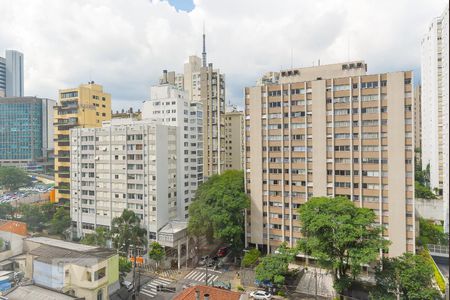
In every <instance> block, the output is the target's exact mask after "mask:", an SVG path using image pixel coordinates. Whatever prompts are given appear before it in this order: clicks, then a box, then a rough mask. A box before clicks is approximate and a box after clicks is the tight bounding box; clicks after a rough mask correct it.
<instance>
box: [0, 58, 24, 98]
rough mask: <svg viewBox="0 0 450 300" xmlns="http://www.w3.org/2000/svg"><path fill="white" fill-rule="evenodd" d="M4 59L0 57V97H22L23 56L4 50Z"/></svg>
mask: <svg viewBox="0 0 450 300" xmlns="http://www.w3.org/2000/svg"><path fill="white" fill-rule="evenodd" d="M5 54H6V55H5V58H2V57H0V97H5V96H7V97H23V95H24V92H23V90H24V87H23V76H24V65H23V54H22V53H21V52H19V51H16V50H6V52H5Z"/></svg>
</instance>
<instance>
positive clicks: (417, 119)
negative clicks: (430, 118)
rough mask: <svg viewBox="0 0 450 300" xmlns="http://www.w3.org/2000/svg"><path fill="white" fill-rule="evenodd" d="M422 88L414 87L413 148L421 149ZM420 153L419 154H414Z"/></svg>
mask: <svg viewBox="0 0 450 300" xmlns="http://www.w3.org/2000/svg"><path fill="white" fill-rule="evenodd" d="M421 94H422V89H421V86H420V85H418V86H416V87H414V149H422V100H421V98H422V95H421ZM416 155H420V154H416Z"/></svg>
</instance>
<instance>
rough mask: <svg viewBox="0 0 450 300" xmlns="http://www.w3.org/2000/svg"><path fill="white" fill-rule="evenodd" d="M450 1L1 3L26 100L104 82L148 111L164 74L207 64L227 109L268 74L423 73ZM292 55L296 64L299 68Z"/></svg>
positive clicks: (3, 42)
mask: <svg viewBox="0 0 450 300" xmlns="http://www.w3.org/2000/svg"><path fill="white" fill-rule="evenodd" d="M446 3H447V1H446V0H395V1H393V0H376V1H375V0H364V1H363V0H276V1H275V0H226V1H224V0H194V1H193V2H192V0H171V1H169V2H168V1H159V0H152V1H151V0H76V1H75V0H32V1H30V0H0V7H1V11H2V14H1V15H2V16H1V17H0V56H3V53H4V50H5V49H17V50H20V51H22V52H23V53H24V54H25V93H26V94H27V95H37V96H40V97H48V98H53V99H56V98H57V90H58V89H61V88H69V87H74V86H77V85H78V84H80V83H85V82H87V81H89V80H95V81H96V82H98V83H101V84H103V85H104V88H105V89H106V91H108V92H110V93H111V94H112V97H113V109H114V110H115V109H121V108H127V107H130V106H133V107H134V108H135V109H137V108H140V106H141V101H142V100H145V99H147V98H148V94H149V91H148V90H149V87H150V86H151V85H152V84H155V83H157V80H158V77H159V74H160V73H161V71H162V70H163V69H169V70H176V71H182V69H183V63H184V62H186V60H187V58H188V56H189V55H192V54H197V55H201V51H202V49H201V34H202V27H203V25H202V24H203V22H205V24H206V34H207V52H208V61H209V62H213V63H214V65H215V67H218V68H220V70H221V71H222V72H223V73H225V74H226V80H227V82H226V85H227V90H226V92H227V101H229V102H230V103H232V104H238V105H240V103H241V102H242V89H243V87H245V86H249V85H253V84H254V82H255V80H256V79H257V77H258V76H260V75H261V74H262V73H264V72H266V71H274V70H279V69H280V68H288V67H290V66H291V61H292V64H293V65H294V67H295V66H297V67H301V66H311V65H312V64H313V62H314V61H316V62H317V60H318V59H320V60H321V63H322V64H326V63H334V62H341V61H345V60H347V59H349V58H350V59H351V60H354V59H365V60H366V62H367V63H368V68H369V72H370V73H375V72H387V71H394V70H406V69H412V70H414V71H416V74H417V75H416V76H418V75H419V74H418V72H419V71H420V39H421V37H422V35H423V34H424V32H425V31H426V29H427V26H428V24H429V23H430V22H431V20H432V19H433V18H434V17H436V16H438V15H440V14H441V12H442V11H443V10H444V7H445V5H446ZM291 52H292V53H293V55H292V60H291Z"/></svg>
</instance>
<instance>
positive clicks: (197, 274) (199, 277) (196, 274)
mask: <svg viewBox="0 0 450 300" xmlns="http://www.w3.org/2000/svg"><path fill="white" fill-rule="evenodd" d="M184 278H185V279H189V280H192V281H198V282H204V281H205V278H206V272H204V271H200V270H192V271H191V272H190V273H189V274H187V275H186V276H185V277H184ZM217 278H219V274H214V273H210V272H209V271H208V283H212V282H213V281H215V280H217Z"/></svg>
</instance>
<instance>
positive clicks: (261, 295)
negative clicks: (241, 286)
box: [250, 291, 272, 300]
mask: <svg viewBox="0 0 450 300" xmlns="http://www.w3.org/2000/svg"><path fill="white" fill-rule="evenodd" d="M250 297H252V298H253V299H261V300H269V299H272V294H270V293H268V292H265V291H253V292H251V293H250Z"/></svg>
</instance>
